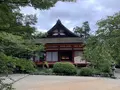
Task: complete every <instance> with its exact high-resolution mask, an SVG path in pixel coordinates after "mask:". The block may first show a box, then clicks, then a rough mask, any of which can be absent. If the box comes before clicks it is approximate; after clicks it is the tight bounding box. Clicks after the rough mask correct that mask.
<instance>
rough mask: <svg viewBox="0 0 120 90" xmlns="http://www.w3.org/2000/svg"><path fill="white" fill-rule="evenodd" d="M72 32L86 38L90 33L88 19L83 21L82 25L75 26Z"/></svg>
mask: <svg viewBox="0 0 120 90" xmlns="http://www.w3.org/2000/svg"><path fill="white" fill-rule="evenodd" d="M73 31H74V33H75V34H77V35H78V36H80V37H83V38H84V39H87V38H88V37H89V35H90V33H89V32H90V26H89V23H88V21H85V22H83V24H82V27H78V26H76V27H75V28H74V29H73Z"/></svg>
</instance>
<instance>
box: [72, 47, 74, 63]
mask: <svg viewBox="0 0 120 90" xmlns="http://www.w3.org/2000/svg"><path fill="white" fill-rule="evenodd" d="M73 48H74V47H73V45H72V62H73V63H74V49H73Z"/></svg>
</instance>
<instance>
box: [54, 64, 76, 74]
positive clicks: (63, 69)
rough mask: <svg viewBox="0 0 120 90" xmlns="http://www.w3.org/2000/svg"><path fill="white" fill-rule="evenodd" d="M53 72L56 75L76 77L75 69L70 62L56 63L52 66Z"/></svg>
mask: <svg viewBox="0 0 120 90" xmlns="http://www.w3.org/2000/svg"><path fill="white" fill-rule="evenodd" d="M53 72H54V73H55V74H57V75H76V73H77V69H76V67H75V66H74V65H73V64H72V63H70V62H57V63H55V64H54V65H53Z"/></svg>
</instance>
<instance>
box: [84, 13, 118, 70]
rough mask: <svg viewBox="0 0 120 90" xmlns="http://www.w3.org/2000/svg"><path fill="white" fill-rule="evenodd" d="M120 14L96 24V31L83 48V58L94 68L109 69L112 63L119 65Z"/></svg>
mask: <svg viewBox="0 0 120 90" xmlns="http://www.w3.org/2000/svg"><path fill="white" fill-rule="evenodd" d="M119 20H120V13H119V12H118V13H116V14H114V15H113V16H108V17H107V18H106V19H102V20H100V21H98V22H97V25H98V30H97V31H96V35H95V36H91V37H90V38H89V39H88V41H87V44H86V47H85V56H86V58H87V60H90V61H91V63H92V64H93V65H94V66H97V67H99V68H101V65H104V66H103V67H106V66H107V67H108V69H109V68H110V67H111V66H110V65H111V63H112V62H113V61H114V62H116V63H117V64H119V65H120V59H119V58H120V54H119V53H120V47H119V46H120V22H119Z"/></svg>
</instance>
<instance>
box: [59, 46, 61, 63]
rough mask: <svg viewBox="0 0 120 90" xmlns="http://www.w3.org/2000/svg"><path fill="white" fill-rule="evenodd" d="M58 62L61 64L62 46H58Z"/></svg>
mask: <svg viewBox="0 0 120 90" xmlns="http://www.w3.org/2000/svg"><path fill="white" fill-rule="evenodd" d="M58 61H59V62H60V61H61V60H60V46H59V45H58Z"/></svg>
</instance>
